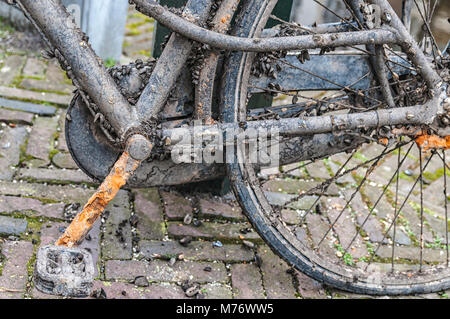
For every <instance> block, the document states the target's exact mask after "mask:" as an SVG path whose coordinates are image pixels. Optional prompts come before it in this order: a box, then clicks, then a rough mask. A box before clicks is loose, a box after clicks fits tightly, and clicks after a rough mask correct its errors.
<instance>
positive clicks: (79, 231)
mask: <svg viewBox="0 0 450 319" xmlns="http://www.w3.org/2000/svg"><path fill="white" fill-rule="evenodd" d="M139 164H140V162H139V161H136V160H134V159H133V158H131V157H130V155H129V154H128V153H127V152H123V154H122V155H121V156H120V158H119V159H118V160H117V162H116V163H115V164H114V167H113V169H112V170H111V172H110V173H109V175H108V176H107V177H106V178H105V180H104V181H103V183H102V184H101V185H100V187H99V188H98V190H97V192H95V194H94V195H92V197H91V198H90V199H89V201H88V202H87V204H86V205H85V206H84V207H83V210H82V211H81V212H80V213H79V214H78V215H77V216H76V217H75V218H74V220H73V221H72V223H71V224H70V225H69V227H67V229H66V231H65V232H64V234H63V235H62V236H61V237H60V238H59V239H58V240H57V241H56V245H57V246H67V247H72V246H75V245H77V243H79V242H80V241H81V240H82V239H83V238H84V236H86V234H87V233H88V232H89V230H90V229H91V228H92V226H93V225H94V223H95V221H96V220H97V219H98V218H99V217H100V215H101V214H102V212H103V211H104V210H105V208H106V206H107V205H108V204H109V202H110V201H111V200H113V199H114V197H115V196H116V195H117V192H118V191H119V190H120V188H121V187H122V186H124V185H125V184H126V182H127V180H128V178H129V177H130V176H131V174H132V173H133V172H134V171H135V170H136V169H137V167H138V166H139Z"/></svg>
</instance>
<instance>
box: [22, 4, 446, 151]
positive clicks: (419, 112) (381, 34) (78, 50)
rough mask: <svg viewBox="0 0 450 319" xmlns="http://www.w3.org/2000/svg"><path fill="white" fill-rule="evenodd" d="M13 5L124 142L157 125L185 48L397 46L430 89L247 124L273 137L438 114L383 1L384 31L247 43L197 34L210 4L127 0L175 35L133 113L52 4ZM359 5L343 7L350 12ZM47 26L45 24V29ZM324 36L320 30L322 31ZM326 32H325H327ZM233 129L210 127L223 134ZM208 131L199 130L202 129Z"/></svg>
mask: <svg viewBox="0 0 450 319" xmlns="http://www.w3.org/2000/svg"><path fill="white" fill-rule="evenodd" d="M17 3H18V4H19V6H21V7H23V8H24V9H25V11H26V12H28V13H29V14H30V17H29V18H30V19H31V20H32V21H33V22H34V23H35V24H36V25H38V26H39V28H40V29H41V30H43V32H44V33H45V37H46V39H47V40H48V41H49V42H50V43H51V44H53V45H54V46H55V47H57V48H59V50H61V52H60V53H61V55H62V56H63V57H64V59H65V60H66V61H67V63H68V64H69V65H70V68H69V70H68V72H73V74H74V75H75V78H77V79H80V83H78V85H79V86H80V87H82V88H83V90H85V91H86V92H87V93H88V94H89V96H90V97H91V98H92V100H93V101H94V102H95V103H96V105H97V106H98V107H99V109H100V110H101V112H102V113H103V114H104V115H105V117H106V118H107V120H108V121H109V122H110V124H111V125H112V127H113V128H114V129H115V130H116V132H117V134H118V136H119V139H120V141H121V142H122V143H124V142H125V141H126V140H127V138H128V137H129V136H131V135H132V134H134V133H136V132H139V131H140V130H141V131H142V126H143V124H144V123H148V122H149V121H152V120H154V119H156V118H157V115H158V114H159V113H160V112H161V109H162V107H163V105H164V103H165V101H166V99H167V97H168V95H169V92H170V89H171V88H172V87H173V85H174V84H175V81H176V80H177V78H178V76H179V74H180V72H181V70H182V67H183V66H184V65H185V63H186V61H187V58H188V55H189V53H190V51H191V48H192V41H191V40H195V41H198V42H202V43H206V44H209V45H211V46H212V47H216V48H220V49H226V50H242V51H252V52H266V51H274V50H304V49H315V48H325V47H337V46H345V45H357V44H358V45H359V44H365V45H372V46H373V45H375V46H379V45H383V44H398V45H400V46H401V47H402V48H403V50H404V51H405V52H406V53H407V55H408V56H409V58H410V60H411V61H412V62H413V63H414V64H416V65H420V66H421V68H420V71H421V75H422V76H423V78H424V79H425V81H426V82H427V84H428V86H429V87H430V88H432V94H433V99H431V100H430V101H429V102H428V103H426V104H425V105H418V106H413V107H403V108H390V109H383V110H377V111H370V112H365V113H352V114H345V115H333V116H320V117H312V118H302V119H282V120H279V121H273V120H272V121H254V122H253V121H252V122H249V123H248V125H250V126H254V127H264V128H267V129H269V128H275V129H278V131H279V133H280V134H281V135H289V136H299V135H304V134H318V133H329V132H332V131H335V130H342V129H356V128H360V127H365V128H377V127H380V126H384V125H396V124H417V125H419V124H430V123H431V122H433V121H434V119H435V117H436V116H437V115H438V114H439V113H440V112H442V104H443V101H444V100H445V99H446V94H445V87H444V85H443V84H442V83H440V78H439V76H438V75H437V74H436V72H435V71H434V70H433V69H432V68H431V65H430V63H429V62H428V61H427V60H426V58H425V56H424V54H423V53H422V52H421V50H420V48H419V47H418V46H417V44H416V43H415V42H414V40H413V39H412V38H411V36H410V35H409V33H408V32H407V30H406V28H405V27H404V26H403V24H402V22H401V21H400V19H399V18H398V17H397V16H396V14H395V12H394V11H393V9H392V8H391V7H390V5H389V3H388V2H387V0H373V1H372V3H373V4H376V5H378V6H379V7H380V8H381V12H383V14H384V15H385V16H387V15H389V17H390V18H389V19H390V22H389V23H388V24H389V25H388V26H382V27H380V28H377V29H373V30H369V31H355V32H346V33H341V32H337V33H328V34H315V35H303V36H294V37H285V38H279V37H278V38H261V39H247V38H239V37H234V36H229V35H225V34H221V33H217V32H213V31H209V30H206V29H203V28H201V27H199V26H197V25H196V23H200V22H202V21H205V20H206V18H207V16H208V13H209V9H210V6H211V1H210V0H190V1H188V4H187V6H186V9H185V11H184V13H183V18H181V17H178V16H177V15H175V14H173V13H171V12H170V11H168V10H166V9H165V8H163V7H162V6H160V5H159V4H157V3H156V2H155V1H153V0H134V3H135V4H136V5H137V6H139V8H140V10H141V11H143V12H145V13H146V14H148V15H150V16H152V17H153V18H155V19H156V20H158V22H160V23H162V24H164V25H166V26H168V27H169V28H170V29H172V30H174V31H175V32H177V33H179V34H175V33H174V34H173V35H172V37H171V39H170V41H169V43H168V44H167V46H166V48H165V50H164V52H163V54H162V56H161V58H160V59H159V60H158V63H157V65H156V67H155V69H154V71H153V73H152V76H151V78H150V81H149V83H148V85H147V86H146V88H145V89H144V91H143V93H142V95H141V97H140V99H139V101H138V103H137V104H136V107H132V106H130V104H129V103H128V102H127V101H126V100H125V98H124V97H123V96H122V94H121V93H120V91H119V89H118V88H117V86H116V85H115V83H114V81H113V79H112V78H111V77H110V76H109V74H108V73H107V71H106V69H105V68H104V67H103V66H102V64H101V63H100V61H99V59H98V58H97V56H96V55H95V53H94V51H93V50H92V49H91V48H90V46H89V44H88V42H87V41H86V39H85V38H84V37H83V35H82V33H81V32H80V31H79V29H78V28H77V26H76V25H75V23H74V22H73V21H72V19H71V18H70V17H69V15H68V14H67V12H66V11H65V9H64V7H63V6H62V5H61V3H60V2H59V1H57V0H42V1H34V0H19V1H17ZM359 3H360V1H351V4H352V5H353V6H356V7H357V6H358V4H359ZM49 21H51V23H49ZM323 29H324V30H326V29H327V28H323ZM328 30H329V29H328ZM230 126H234V127H237V126H238V124H237V123H236V124H223V125H217V127H215V129H219V131H220V130H223V129H225V128H230ZM212 128H213V127H209V128H208V127H206V128H205V130H208V129H212ZM176 130H177V129H173V130H165V131H164V132H162V131H161V132H156V133H157V134H159V136H172V135H173V134H174V133H176Z"/></svg>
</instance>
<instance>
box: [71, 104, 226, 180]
mask: <svg viewBox="0 0 450 319" xmlns="http://www.w3.org/2000/svg"><path fill="white" fill-rule="evenodd" d="M65 134H66V143H67V146H68V148H69V151H70V154H71V155H72V158H73V159H74V161H75V162H76V164H77V165H78V167H79V168H80V169H81V170H82V171H83V172H84V173H86V174H87V175H88V176H90V177H91V178H93V179H94V180H96V181H103V180H104V179H105V177H106V176H107V175H108V173H109V171H110V169H111V168H112V166H113V165H114V163H115V162H116V160H117V159H118V158H119V156H120V154H121V150H119V149H117V148H115V147H114V146H113V145H112V144H111V143H110V142H109V141H108V139H107V138H106V136H105V135H104V133H103V132H102V130H101V129H100V128H99V127H98V125H97V124H96V123H94V117H93V116H92V114H91V113H90V112H89V110H88V108H87V107H86V105H85V104H84V102H83V101H82V99H81V97H80V96H78V95H76V96H75V97H74V99H73V101H72V103H71V104H70V106H69V108H68V110H67V115H66V125H65ZM224 175H225V167H224V165H220V164H210V165H207V164H186V163H181V164H175V163H174V162H172V161H171V160H170V159H168V160H164V161H158V160H148V161H145V162H143V163H142V164H141V166H140V167H139V168H138V170H137V171H136V173H135V174H134V176H133V177H132V178H131V179H130V180H129V182H128V184H127V186H128V187H131V188H145V187H154V186H168V185H179V184H185V183H192V182H199V181H205V180H211V179H215V178H217V177H221V176H224Z"/></svg>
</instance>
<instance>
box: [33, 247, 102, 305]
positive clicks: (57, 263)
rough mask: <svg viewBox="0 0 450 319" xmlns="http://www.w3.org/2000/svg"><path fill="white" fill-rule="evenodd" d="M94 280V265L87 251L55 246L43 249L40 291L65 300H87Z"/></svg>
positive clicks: (38, 260) (40, 252)
mask: <svg viewBox="0 0 450 319" xmlns="http://www.w3.org/2000/svg"><path fill="white" fill-rule="evenodd" d="M93 281H94V264H93V262H92V256H91V254H90V253H88V252H87V251H86V250H84V249H80V248H68V247H64V246H53V245H49V246H44V247H41V248H39V250H38V252H37V258H36V268H35V285H36V288H37V289H38V290H40V291H42V292H44V293H46V294H51V295H59V296H64V297H87V296H89V295H90V294H91V290H92V286H93Z"/></svg>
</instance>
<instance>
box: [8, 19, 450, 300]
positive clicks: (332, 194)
mask: <svg viewBox="0 0 450 319" xmlns="http://www.w3.org/2000/svg"><path fill="white" fill-rule="evenodd" d="M150 29H151V23H150V21H148V20H146V19H145V18H143V17H142V16H140V15H137V14H136V13H130V16H129V25H128V33H127V38H126V41H128V42H126V45H125V49H124V50H125V56H127V57H128V58H134V57H136V56H146V55H148V52H147V51H145V50H148V49H146V48H148V43H149V41H151V38H150V39H149V38H148V36H147V35H146V34H147V33H145V32H148V31H150ZM141 38H142V39H141ZM134 39H138V40H139V41H137V42H136V43H138V44H137V47H132V44H131V42H132V40H134ZM0 43H1V42H0ZM142 43H144V44H142ZM0 60H1V61H0V96H2V97H7V98H16V99H19V100H20V101H19V102H17V103H18V104H14V105H11V104H7V103H10V102H7V103H6V102H5V103H3V102H2V101H1V100H0V106H1V107H0V122H1V130H0V155H1V157H0V232H1V234H0V298H57V297H55V296H49V295H45V294H43V293H41V292H39V291H37V290H36V288H35V287H34V284H33V281H32V274H33V267H34V261H35V254H36V251H37V249H38V247H39V246H41V245H46V244H49V243H52V242H53V241H54V240H55V239H56V238H57V237H58V236H59V235H60V234H61V233H62V232H63V231H64V229H65V227H66V226H67V225H68V222H69V221H70V217H71V216H73V210H74V205H75V211H76V210H77V209H78V208H79V205H83V203H84V202H85V201H86V200H87V198H89V196H90V195H91V194H92V193H93V192H94V190H95V185H96V182H94V181H92V180H91V179H90V178H89V177H88V176H86V175H85V174H84V173H83V172H81V171H80V170H79V169H77V166H76V164H75V163H74V162H73V160H72V159H71V157H70V154H69V153H68V149H67V145H66V143H65V140H64V109H65V107H66V105H67V103H68V102H69V101H70V99H71V93H70V92H72V90H73V87H72V86H71V85H70V82H69V81H68V79H67V77H66V76H65V74H64V73H63V72H62V71H61V70H60V69H59V67H58V66H57V65H56V64H55V63H54V62H48V61H46V60H43V59H42V58H40V57H39V55H38V54H35V53H32V52H30V51H28V52H24V51H21V50H20V49H16V48H11V47H9V48H5V47H2V49H1V50H0ZM30 102H31V103H30ZM368 151H371V150H368ZM339 162H341V163H342V162H343V159H342V158H340V157H339V155H336V156H334V157H332V158H330V162H328V163H322V164H321V163H320V162H319V163H318V164H315V165H312V166H310V167H308V168H307V169H306V170H302V169H299V170H293V171H292V172H291V175H292V179H290V180H288V181H286V180H277V179H273V180H271V181H270V182H269V183H266V185H265V190H266V191H268V192H270V194H272V195H271V196H272V197H273V200H274V201H276V200H278V201H280V200H281V201H282V200H284V198H285V197H283V196H288V195H287V194H289V193H296V192H298V190H299V189H307V188H308V187H309V188H310V187H311V186H312V185H316V184H317V183H319V181H320V180H322V179H324V178H328V177H329V176H330V174H334V173H335V172H336V168H335V165H336V164H337V163H339ZM333 163H334V165H333ZM410 164H411V165H412V164H414V163H410ZM413 166H414V165H413ZM415 168H416V167H415ZM384 173H385V172H383V171H381V172H380V173H379V174H377V175H376V176H378V177H377V178H379V179H380V180H378V181H374V182H373V183H372V184H371V186H370V187H366V188H364V189H362V190H361V193H358V196H357V197H356V199H355V200H354V201H353V204H352V205H354V206H353V207H352V209H353V210H354V211H358V212H359V214H357V215H356V220H357V221H358V220H359V218H362V215H364V216H365V214H364V212H367V211H368V209H369V208H368V207H369V206H368V204H370V203H373V201H374V200H376V194H377V193H378V192H379V191H380V189H381V188H380V184H382V183H383V181H385V179H384ZM436 176H437V175H436ZM432 177H433V176H430V179H431V178H432ZM311 179H312V180H311ZM405 180H406V181H407V180H408V179H407V178H405ZM438 180H439V177H437V178H436V180H435V181H433V182H434V183H436V181H438ZM350 182H353V181H352V180H351V177H350V180H348V179H342V180H339V181H338V182H337V184H333V185H332V187H330V189H329V190H328V194H327V196H329V199H330V200H332V201H335V204H334V205H335V206H336V207H339V205H342V199H339V198H338V197H337V195H342V196H343V197H346V196H351V195H350V194H347V193H346V192H345V187H342V185H345V184H346V183H350ZM434 185H437V184H434ZM429 187H434V186H433V183H431V185H430V186H429ZM436 187H437V188H439V186H436ZM281 192H283V193H284V194H283V196H280V194H281ZM277 194H278V195H277ZM229 197H230V196H227V198H219V197H213V196H212V195H208V194H195V193H188V194H182V193H180V192H178V191H176V190H174V189H168V188H161V189H158V188H151V189H142V190H122V191H120V193H119V195H118V197H117V198H116V199H115V200H114V201H113V202H112V203H111V204H110V205H109V207H108V208H107V213H106V215H105V216H104V217H103V218H102V220H101V221H99V222H97V223H96V225H95V226H94V228H93V230H92V231H91V233H90V235H89V237H88V238H87V240H85V242H84V243H83V246H82V247H84V248H87V249H88V250H90V251H91V253H92V254H93V257H94V261H95V262H96V281H95V290H96V291H97V290H99V291H100V290H101V289H103V291H104V292H105V294H106V296H107V298H189V297H188V296H186V293H185V292H184V290H183V287H185V286H186V281H188V282H190V283H197V284H198V289H199V293H198V294H197V297H204V298H236V299H239V298H371V297H369V296H360V295H353V294H348V293H344V292H340V291H336V290H334V289H331V288H328V287H324V286H323V285H321V284H320V283H318V282H316V281H315V280H312V279H310V278H308V277H307V276H305V275H303V274H302V273H299V272H297V271H293V270H292V269H291V268H290V267H289V266H288V265H287V264H286V263H285V262H283V261H282V260H281V259H280V258H278V257H277V256H276V255H275V254H274V253H273V252H272V251H271V250H270V249H269V248H268V247H267V246H266V245H265V244H264V243H263V242H262V240H261V238H260V237H259V236H258V235H257V234H256V232H254V231H250V232H247V229H248V228H250V229H251V226H250V225H249V223H248V222H247V221H246V219H245V217H244V215H243V214H242V211H241V210H240V208H239V207H238V206H237V204H236V202H235V201H233V200H230V199H229ZM327 198H328V197H327ZM314 199H315V198H314V197H312V198H311V200H314ZM294 204H296V203H294ZM300 204H301V203H297V204H296V205H297V206H295V205H294V206H292V207H290V209H288V210H286V211H284V212H283V218H285V221H286V222H287V223H288V224H289V223H292V224H295V222H296V221H297V220H298V216H297V215H296V214H295V212H296V210H299V209H300V210H301V209H305V208H304V207H301V206H298V205H300ZM304 204H305V203H304V202H303V205H304ZM382 204H383V205H386V209H384V210H383V212H384V213H385V214H386V215H389V214H391V213H392V212H391V209H392V206H391V204H390V203H388V202H386V203H382ZM77 205H78V206H77ZM408 209H409V210H410V211H408V210H405V212H404V214H405V215H406V214H410V215H411V218H413V217H414V215H415V214H414V210H413V209H412V208H411V207H409V208H408ZM194 211H195V212H198V218H199V220H200V221H201V223H200V225H197V226H194V225H192V224H190V225H185V224H184V222H183V219H184V217H185V216H186V214H193V213H194ZM336 213H337V212H336V211H333V210H331V211H328V212H327V214H328V216H329V217H333V216H334V215H336ZM349 214H350V212H349ZM379 217H384V218H385V217H387V216H380V215H377V216H373V217H372V218H371V219H369V222H368V223H366V224H365V226H364V227H365V228H364V232H365V234H366V235H367V236H369V237H370V239H371V240H372V241H374V242H377V241H381V239H382V237H383V236H382V233H381V232H382V224H381V223H380V219H379ZM323 218H324V217H321V216H319V215H316V214H314V215H312V216H309V217H308V218H307V224H308V225H314V227H311V228H310V235H311V238H312V240H313V241H314V240H317V239H318V238H315V237H314V236H315V235H314V234H315V232H316V231H317V234H318V235H317V236H319V230H320V229H322V230H323V227H327V226H326V224H325V223H324V220H323ZM426 218H427V221H428V224H429V225H431V228H427V229H426V232H425V236H426V237H425V238H426V239H427V240H428V241H429V242H432V241H433V240H434V237H433V236H435V235H436V234H437V233H439V234H442V229H441V230H436V229H437V228H436V227H440V226H436V227H434V228H433V226H432V225H433V223H435V224H436V225H438V220H439V216H433V215H427V217H426ZM346 220H347V219H344V220H343V222H342V224H341V225H339V227H338V229H339V230H340V233H338V235H339V236H340V237H342V240H344V237H345V234H346V233H348V232H349V231H350V228H351V227H352V226H353V225H352V224H351V223H350V224H349V223H346V222H345V221H346ZM400 231H401V232H408V236H403V237H402V240H403V242H399V244H401V245H403V246H402V247H400V248H399V249H398V252H399V253H400V254H401V255H402V257H403V258H408V256H411V255H412V256H414V254H416V249H417V248H416V247H414V246H413V243H412V242H411V240H414V238H416V235H417V231H418V230H417V225H414V223H413V224H412V225H411V227H407V229H406V227H404V228H403V229H401V230H400ZM411 233H412V235H411ZM186 237H190V238H191V239H192V242H191V243H189V244H188V245H186V246H184V245H181V244H180V243H179V239H182V238H186ZM244 240H246V241H249V242H253V243H254V244H255V248H249V247H248V246H249V245H244V244H243V241H244ZM358 240H359V241H362V240H363V239H362V238H359V239H358ZM399 240H400V239H399ZM217 241H219V242H220V243H217ZM358 247H359V248H358V249H356V251H354V256H355V257H361V256H365V255H366V254H367V251H366V249H365V247H363V245H358ZM388 253H389V250H388V249H386V251H385V250H381V251H380V252H379V254H380V255H379V256H380V257H381V258H383V257H384V255H385V254H388ZM427 256H429V258H430V260H435V259H439V258H440V256H439V254H438V255H436V254H435V253H434V251H431V250H429V254H427ZM427 258H428V257H427ZM142 276H144V277H145V279H146V280H140V281H138V280H136V278H139V277H142ZM446 296H447V295H446V294H441V295H439V294H430V295H423V296H417V297H420V298H445V297H446Z"/></svg>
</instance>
